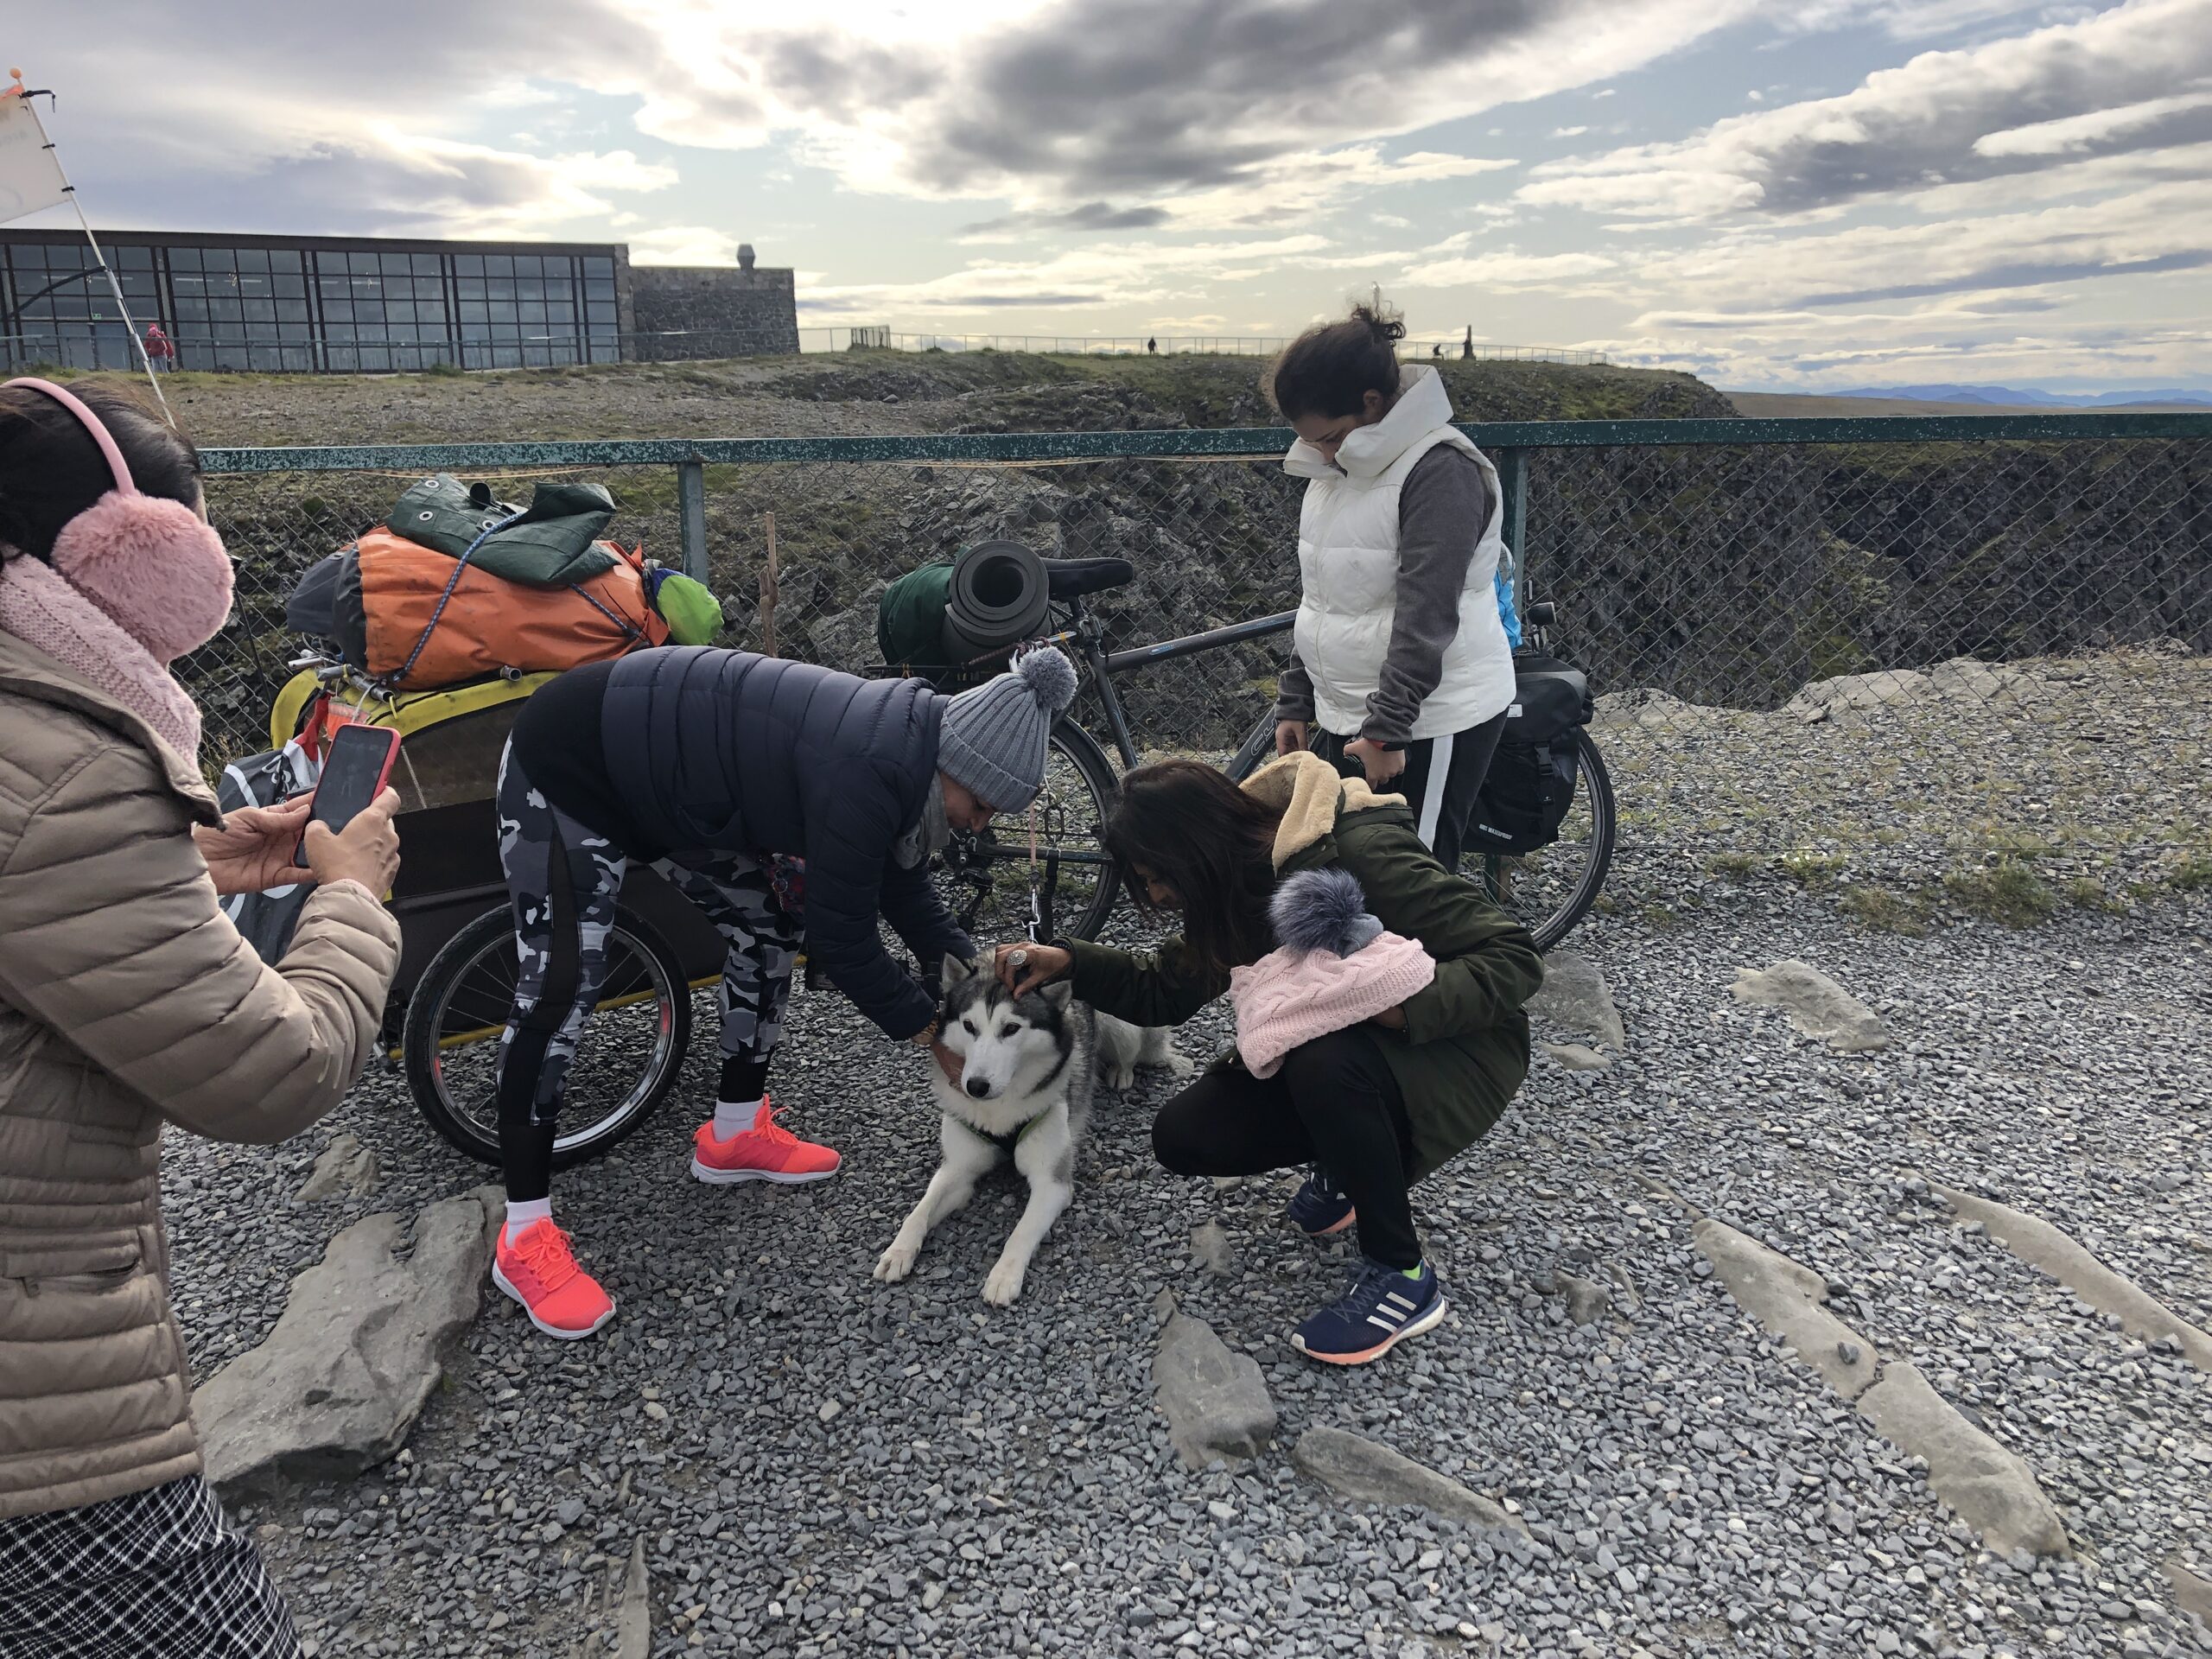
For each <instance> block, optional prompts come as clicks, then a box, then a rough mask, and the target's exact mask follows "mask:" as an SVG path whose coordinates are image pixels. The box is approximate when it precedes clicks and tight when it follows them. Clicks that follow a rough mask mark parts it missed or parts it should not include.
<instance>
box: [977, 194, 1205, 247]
mask: <svg viewBox="0 0 2212 1659" xmlns="http://www.w3.org/2000/svg"><path fill="white" fill-rule="evenodd" d="M1170 217H1171V215H1170V214H1169V213H1168V212H1167V210H1166V208H1164V207H1114V206H1113V205H1112V204H1111V203H1109V202H1103V201H1086V202H1084V204H1083V205H1082V206H1081V207H1068V208H1064V209H1062V210H1061V211H1059V212H1058V213H1045V212H1040V211H1032V212H1029V213H1001V215H1000V216H999V217H998V218H996V219H982V220H981V221H979V222H978V223H976V224H974V225H969V226H963V234H964V235H967V236H969V237H976V238H982V237H988V236H992V235H994V234H1003V233H1005V232H1037V231H1149V230H1154V229H1156V228H1158V227H1159V226H1162V225H1165V224H1166V223H1167V221H1168V219H1169V218H1170Z"/></svg>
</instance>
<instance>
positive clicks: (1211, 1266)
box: [1191, 1221, 1236, 1279]
mask: <svg viewBox="0 0 2212 1659" xmlns="http://www.w3.org/2000/svg"><path fill="white" fill-rule="evenodd" d="M1191 1260H1192V1261H1193V1262H1197V1263H1198V1266H1200V1267H1201V1268H1205V1270H1206V1271H1207V1272H1208V1273H1211V1274H1218V1275H1219V1276H1220V1277H1222V1278H1224V1279H1226V1278H1228V1277H1230V1275H1231V1274H1234V1273H1235V1272H1236V1251H1235V1250H1233V1249H1230V1244H1229V1235H1228V1234H1227V1233H1225V1232H1224V1231H1223V1230H1222V1226H1221V1224H1220V1223H1219V1222H1217V1221H1202V1222H1200V1223H1199V1224H1198V1225H1197V1226H1195V1227H1193V1228H1192V1229H1191Z"/></svg>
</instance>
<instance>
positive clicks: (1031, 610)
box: [944, 542, 1052, 663]
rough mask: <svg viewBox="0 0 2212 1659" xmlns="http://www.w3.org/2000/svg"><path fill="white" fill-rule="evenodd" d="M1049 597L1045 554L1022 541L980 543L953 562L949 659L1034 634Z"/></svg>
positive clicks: (947, 613)
mask: <svg viewBox="0 0 2212 1659" xmlns="http://www.w3.org/2000/svg"><path fill="white" fill-rule="evenodd" d="M1051 602H1052V589H1051V585H1050V583H1049V582H1047V580H1046V570H1045V561H1044V560H1043V559H1041V558H1039V557H1038V556H1037V555H1036V554H1035V553H1033V552H1032V551H1030V550H1029V549H1027V548H1026V547H1024V546H1023V545H1022V544H1021V543H1020V542H978V543H976V545H975V546H973V547H971V548H969V550H967V551H966V552H964V553H963V554H962V555H961V556H960V557H959V558H958V559H957V561H956V562H955V563H954V564H953V567H952V582H951V584H950V588H949V589H948V591H947V592H946V594H945V600H944V649H945V660H946V661H947V662H948V663H964V662H967V661H969V659H970V658H976V657H982V656H988V654H990V653H991V652H999V651H1005V650H1007V649H1008V648H1009V647H1011V646H1014V645H1020V643H1021V642H1022V641H1023V640H1025V639H1035V638H1036V637H1037V636H1038V635H1039V633H1041V632H1043V631H1044V626H1045V613H1046V608H1047V607H1049V605H1050V604H1051Z"/></svg>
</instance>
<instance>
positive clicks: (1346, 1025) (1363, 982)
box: [1229, 869, 1436, 1077]
mask: <svg viewBox="0 0 2212 1659" xmlns="http://www.w3.org/2000/svg"><path fill="white" fill-rule="evenodd" d="M1366 906H1367V898H1366V895H1365V894H1364V893H1362V892H1361V891H1360V887H1359V882H1358V880H1357V878H1356V877H1355V876H1353V874H1351V871H1349V870H1344V869H1325V870H1307V871H1303V872H1301V873H1300V874H1297V875H1294V876H1292V877H1291V878H1290V879H1289V880H1287V881H1285V882H1284V883H1283V884H1282V885H1281V887H1278V888H1276V889H1275V896H1274V900H1273V901H1272V902H1271V903H1270V905H1269V906H1268V914H1269V916H1270V917H1271V918H1272V919H1273V920H1274V925H1275V937H1276V938H1278V939H1281V941H1282V944H1281V948H1280V949H1278V950H1271V951H1269V952H1268V954H1267V955H1266V956H1264V957H1261V958H1260V960H1259V961H1257V962H1255V963H1253V964H1252V965H1251V966H1250V967H1249V968H1233V969H1230V974H1229V1000H1230V1003H1231V1004H1232V1005H1233V1006H1234V1007H1236V1052H1238V1053H1239V1054H1241V1055H1242V1056H1243V1059H1244V1064H1245V1065H1246V1067H1247V1068H1248V1069H1249V1071H1251V1073H1252V1075H1253V1076H1254V1077H1273V1076H1274V1074H1275V1073H1276V1072H1277V1071H1280V1070H1281V1068H1282V1063H1283V1058H1284V1057H1285V1056H1286V1055H1287V1054H1288V1053H1289V1052H1290V1051H1291V1050H1293V1049H1294V1048H1297V1047H1300V1046H1302V1045H1304V1044H1306V1043H1310V1042H1312V1041H1313V1039H1315V1038H1317V1037H1325V1036H1327V1035H1328V1034H1329V1033H1331V1032H1333V1031H1345V1030H1349V1029H1350V1028H1351V1027H1353V1026H1357V1025H1360V1024H1363V1023H1364V1022H1365V1021H1367V1020H1372V1019H1373V1018H1374V1017H1375V1016H1376V1014H1382V1013H1383V1012H1385V1011H1386V1010H1388V1009H1390V1008H1395V1007H1397V1006H1398V1005H1399V1004H1400V1003H1401V1002H1403V1001H1406V999H1407V998H1408V997H1410V996H1413V995H1415V994H1416V993H1417V992H1420V991H1422V990H1425V989H1427V987H1428V986H1429V984H1430V983H1431V982H1433V980H1434V979H1435V978H1436V961H1435V958H1433V957H1431V956H1430V955H1429V954H1428V952H1427V950H1423V949H1422V948H1421V943H1420V941H1418V940H1416V939H1408V938H1405V937H1404V936H1402V935H1401V934H1397V933H1392V932H1390V931H1388V930H1386V929H1385V928H1384V927H1383V924H1382V923H1381V922H1380V921H1378V920H1377V919H1376V918H1375V917H1373V916H1371V915H1370V914H1368V912H1367V908H1366Z"/></svg>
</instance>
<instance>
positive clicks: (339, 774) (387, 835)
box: [292, 725, 399, 893]
mask: <svg viewBox="0 0 2212 1659" xmlns="http://www.w3.org/2000/svg"><path fill="white" fill-rule="evenodd" d="M398 755H399V734H398V733H397V732H396V731H394V730H392V729H391V728H390V727H388V726H365V725H353V726H341V727H340V728H338V729H337V731H336V732H334V733H333V734H331V739H330V751H329V753H328V754H327V755H326V756H325V757H324V760H323V765H322V777H321V779H320V780H319V781H318V782H317V783H316V785H315V798H314V801H313V803H312V804H310V805H309V807H308V823H307V829H306V831H305V833H304V834H302V836H301V837H300V845H299V848H298V850H297V851H296V852H295V853H294V854H293V855H292V861H293V862H294V863H295V864H297V865H299V866H300V867H301V868H313V869H314V871H315V879H316V880H318V881H329V880H349V879H350V880H359V881H360V882H361V884H362V885H363V886H364V887H369V889H370V891H371V892H372V893H383V892H384V891H385V888H386V887H390V886H391V873H392V871H393V870H396V869H397V868H398V861H399V856H398V839H397V836H395V835H394V834H393V833H392V830H391V814H392V811H393V810H395V809H396V808H397V806H398V804H399V803H398V798H397V796H395V797H393V798H392V800H391V804H390V805H389V806H386V805H385V804H383V802H382V801H381V800H380V797H382V796H383V795H384V794H385V792H386V791H385V783H386V781H387V780H388V779H390V778H391V766H392V762H393V761H394V760H397V758H398ZM372 808H373V809H376V810H375V811H374V813H373V816H374V817H378V818H380V819H381V820H382V822H381V823H365V824H363V825H362V829H361V834H360V835H359V836H349V835H347V834H346V829H347V827H348V826H349V825H351V824H352V823H353V821H354V820H355V819H356V818H358V817H360V816H361V815H362V814H363V813H365V812H371V811H372ZM349 842H351V843H353V848H352V849H351V850H352V851H353V857H352V858H350V859H348V858H347V857H346V853H347V851H348V843H349ZM377 842H389V843H390V844H389V846H388V848H383V849H378V848H377V847H375V846H372V844H371V843H377ZM330 855H337V858H336V862H338V863H339V864H340V865H341V866H348V868H340V870H338V871H336V872H335V873H326V871H325V869H324V866H325V865H326V864H327V863H330V862H332V861H333V860H332V857H331V856H330ZM386 862H389V864H390V866H391V868H390V869H384V870H383V875H384V879H383V880H382V881H381V882H380V883H373V884H372V881H371V880H370V877H371V876H372V875H374V874H376V873H377V872H378V869H380V868H383V866H384V865H385V863H386ZM352 865H359V868H350V866H352Z"/></svg>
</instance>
